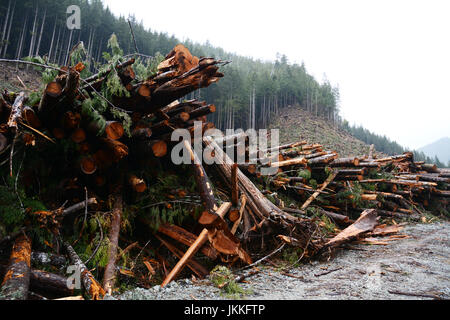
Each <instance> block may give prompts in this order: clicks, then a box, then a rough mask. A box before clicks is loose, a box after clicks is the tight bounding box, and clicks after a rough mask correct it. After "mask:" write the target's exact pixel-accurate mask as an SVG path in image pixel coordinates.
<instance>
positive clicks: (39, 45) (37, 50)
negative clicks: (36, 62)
mask: <svg viewBox="0 0 450 320" xmlns="http://www.w3.org/2000/svg"><path fill="white" fill-rule="evenodd" d="M46 17H47V9H45V11H44V17H43V18H42V25H41V32H40V33H39V40H38V43H37V47H36V54H35V55H36V56H38V55H39V48H40V47H41V40H42V33H43V32H44V26H45V18H46Z"/></svg>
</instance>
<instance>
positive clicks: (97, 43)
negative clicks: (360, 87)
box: [0, 0, 339, 129]
mask: <svg viewBox="0 0 450 320" xmlns="http://www.w3.org/2000/svg"><path fill="white" fill-rule="evenodd" d="M70 5H77V6H79V7H80V12H81V29H80V30H76V29H75V30H69V29H68V28H67V26H66V20H67V18H68V17H69V16H70V14H67V13H66V10H67V8H68V7H69V6H70ZM151 14H154V13H149V16H150V15H151ZM128 20H129V21H130V23H131V25H132V28H133V31H134V35H135V40H136V47H137V48H138V50H139V53H140V54H144V55H149V56H155V55H157V54H158V53H161V54H164V55H165V54H167V53H168V52H169V51H170V50H171V49H172V48H173V47H174V46H175V45H176V44H177V43H179V42H180V41H179V40H178V39H176V38H175V37H174V36H169V35H168V34H166V33H161V32H156V31H152V30H148V29H146V28H145V27H144V26H143V24H142V23H141V22H138V21H136V19H135V18H134V17H133V16H131V17H127V18H125V17H116V16H115V15H113V14H112V12H111V11H110V10H109V9H108V8H106V7H105V6H104V5H103V3H102V1H101V0H89V1H88V0H58V1H57V0H22V1H14V0H0V35H1V42H0V56H1V57H3V58H10V59H23V58H24V57H29V56H42V57H43V58H44V60H45V61H48V62H49V63H56V64H58V65H64V64H67V62H68V61H67V60H68V57H69V53H70V50H71V48H72V47H73V46H74V45H75V44H77V43H78V42H80V41H83V43H84V46H85V49H86V51H87V54H88V56H89V59H90V60H91V61H92V64H91V66H90V68H91V71H92V72H95V71H96V70H95V67H96V65H98V63H99V62H104V60H103V56H102V54H103V52H105V51H107V40H108V39H109V37H110V36H111V34H112V33H115V34H116V35H117V38H118V39H119V42H120V46H121V48H122V49H123V50H124V52H125V54H130V53H134V52H135V51H136V50H135V44H134V41H133V38H132V35H131V32H130V27H129V23H128ZM186 23H188V22H186ZM184 44H185V45H186V46H187V47H188V48H189V49H190V50H191V51H192V53H193V54H195V55H197V56H212V57H215V58H219V59H223V60H230V61H232V63H231V64H228V65H227V66H226V67H224V68H223V72H224V73H225V74H226V77H224V79H222V80H221V81H220V82H219V83H218V84H217V85H212V86H210V87H209V88H206V89H201V90H198V91H197V92H194V93H192V94H191V96H192V97H194V96H195V97H196V98H199V99H207V100H208V102H211V103H214V104H215V105H216V106H217V112H216V113H215V114H214V115H212V116H211V120H212V121H214V122H215V124H216V126H217V127H218V128H221V129H227V128H244V129H247V128H250V127H251V128H262V127H265V126H266V125H267V124H268V122H269V121H270V117H271V116H273V115H276V114H278V110H279V109H280V108H282V107H284V106H286V105H290V104H291V105H293V104H298V105H301V106H302V108H304V109H306V110H308V111H310V112H312V113H314V114H316V115H318V116H323V117H325V118H327V119H329V120H332V121H335V119H337V115H338V102H339V91H338V89H337V88H336V87H333V86H332V85H331V84H330V83H329V81H327V80H324V81H322V83H320V82H318V81H317V80H316V79H315V78H314V77H313V76H311V75H310V74H308V72H307V70H306V67H305V65H304V64H301V65H298V64H291V63H289V62H288V60H287V58H286V56H284V55H279V56H278V57H276V61H275V62H272V61H271V62H265V61H260V60H254V59H251V58H247V57H242V56H238V55H236V54H231V53H227V52H225V51H224V50H223V49H221V48H217V47H214V46H212V45H211V44H209V43H206V44H197V43H193V42H192V41H189V40H188V41H186V42H185V43H184Z"/></svg>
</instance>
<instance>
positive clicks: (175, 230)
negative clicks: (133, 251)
mask: <svg viewBox="0 0 450 320" xmlns="http://www.w3.org/2000/svg"><path fill="white" fill-rule="evenodd" d="M158 232H160V233H162V234H164V235H166V236H168V237H170V238H172V239H174V240H176V241H178V242H180V243H182V244H185V245H187V246H191V245H192V244H193V243H194V242H195V239H197V236H196V235H195V234H193V233H190V232H189V231H187V230H185V229H183V228H181V227H179V226H176V225H169V224H161V225H160V226H159V228H158ZM200 252H201V253H203V254H204V255H205V256H207V257H208V258H210V259H212V260H215V259H217V251H216V249H214V248H213V247H211V245H210V244H208V243H205V245H203V246H202V247H201V248H200Z"/></svg>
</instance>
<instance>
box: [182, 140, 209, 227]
mask: <svg viewBox="0 0 450 320" xmlns="http://www.w3.org/2000/svg"><path fill="white" fill-rule="evenodd" d="M184 146H185V148H186V150H187V151H188V152H189V156H190V158H191V162H192V165H193V167H194V177H195V182H196V184H197V188H198V191H199V193H200V198H201V199H202V205H203V207H204V209H205V210H204V211H203V212H202V214H201V216H200V218H199V220H198V222H199V223H200V224H202V225H210V224H212V223H213V222H214V221H215V220H216V219H217V214H216V213H215V212H216V210H217V205H216V199H215V198H214V193H213V190H212V188H211V184H210V182H209V181H208V176H207V174H206V171H205V169H204V168H203V166H202V164H201V161H200V159H199V158H198V156H197V154H196V153H195V152H194V151H193V150H192V147H191V144H190V142H188V141H186V140H185V141H184Z"/></svg>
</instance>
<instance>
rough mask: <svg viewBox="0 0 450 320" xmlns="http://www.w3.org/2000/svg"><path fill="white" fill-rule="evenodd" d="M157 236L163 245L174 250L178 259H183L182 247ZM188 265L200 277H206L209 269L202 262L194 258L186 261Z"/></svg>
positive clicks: (171, 250)
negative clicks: (179, 247)
mask: <svg viewBox="0 0 450 320" xmlns="http://www.w3.org/2000/svg"><path fill="white" fill-rule="evenodd" d="M155 237H156V238H157V239H158V240H159V241H161V243H162V244H163V245H165V246H166V248H167V249H169V250H170V252H172V253H173V254H174V255H175V256H176V257H177V258H178V259H181V258H182V257H183V254H184V253H183V251H181V250H180V249H178V248H177V247H175V246H174V245H173V244H171V243H170V242H168V241H166V240H164V239H162V238H161V237H159V236H157V235H155ZM186 266H187V267H188V268H189V269H191V270H192V272H194V273H195V274H196V275H197V277H199V278H200V279H204V278H205V277H206V276H207V275H208V274H209V272H208V270H206V269H205V267H203V266H202V265H201V264H200V263H198V262H197V261H196V260H195V259H194V258H191V259H189V260H188V261H187V262H186Z"/></svg>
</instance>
